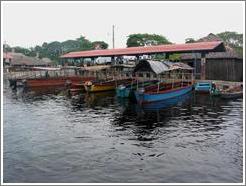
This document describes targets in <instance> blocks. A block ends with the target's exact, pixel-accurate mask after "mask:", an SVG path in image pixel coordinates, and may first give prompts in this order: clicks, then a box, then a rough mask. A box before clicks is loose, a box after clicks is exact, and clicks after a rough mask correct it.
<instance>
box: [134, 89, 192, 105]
mask: <svg viewBox="0 0 246 186" xmlns="http://www.w3.org/2000/svg"><path fill="white" fill-rule="evenodd" d="M190 91H192V85H189V86H186V87H180V88H175V89H171V90H167V91H163V92H159V93H142V92H139V91H135V92H134V93H135V97H136V100H137V102H138V103H141V104H146V103H152V102H157V101H163V100H167V99H171V98H175V97H177V96H181V95H184V94H186V93H188V92H190Z"/></svg>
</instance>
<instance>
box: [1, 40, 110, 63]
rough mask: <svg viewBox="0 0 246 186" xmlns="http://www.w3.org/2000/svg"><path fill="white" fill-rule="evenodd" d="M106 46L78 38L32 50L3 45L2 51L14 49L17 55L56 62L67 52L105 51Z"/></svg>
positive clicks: (102, 42) (36, 47) (43, 45)
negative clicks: (21, 54) (37, 57)
mask: <svg viewBox="0 0 246 186" xmlns="http://www.w3.org/2000/svg"><path fill="white" fill-rule="evenodd" d="M107 48H108V44H107V43H106V42H104V41H94V42H91V41H90V40H88V39H86V38H85V37H84V36H80V37H79V38H77V39H75V40H67V41H64V42H59V41H53V42H50V43H47V42H44V43H43V44H42V45H41V46H39V45H37V46H35V47H33V48H23V47H19V46H17V47H11V46H9V45H5V47H4V49H5V51H7V52H10V51H12V49H14V51H15V52H17V53H23V54H25V55H27V56H33V57H34V56H36V55H37V54H38V55H39V58H45V57H47V58H50V59H51V60H53V61H58V59H59V56H60V55H62V54H65V53H68V52H73V51H82V50H93V49H107Z"/></svg>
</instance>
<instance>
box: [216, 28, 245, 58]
mask: <svg viewBox="0 0 246 186" xmlns="http://www.w3.org/2000/svg"><path fill="white" fill-rule="evenodd" d="M217 36H219V37H220V38H221V39H222V40H223V41H224V42H225V44H226V45H228V46H230V47H231V48H233V49H234V50H235V51H236V52H237V53H238V54H239V55H240V56H241V57H242V56H243V34H239V33H237V32H229V31H226V32H221V33H219V34H217Z"/></svg>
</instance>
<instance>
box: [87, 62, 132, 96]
mask: <svg viewBox="0 0 246 186" xmlns="http://www.w3.org/2000/svg"><path fill="white" fill-rule="evenodd" d="M93 68H94V75H95V77H96V80H94V81H87V82H85V83H84V87H85V90H86V91H87V92H102V91H112V90H115V89H116V87H117V86H118V85H121V84H123V85H127V84H129V83H131V82H132V76H131V74H132V69H133V67H132V66H126V65H114V66H109V65H107V66H105V69H103V68H101V69H97V66H94V67H93ZM91 71H92V69H91Z"/></svg>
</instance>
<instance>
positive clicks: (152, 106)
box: [142, 92, 192, 111]
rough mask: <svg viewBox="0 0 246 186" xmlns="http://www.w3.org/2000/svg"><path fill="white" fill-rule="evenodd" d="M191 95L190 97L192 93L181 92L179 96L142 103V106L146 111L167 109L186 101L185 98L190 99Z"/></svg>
mask: <svg viewBox="0 0 246 186" xmlns="http://www.w3.org/2000/svg"><path fill="white" fill-rule="evenodd" d="M191 97H192V93H191V92H188V93H187V94H183V95H181V96H177V97H174V98H171V99H167V100H162V101H158V102H152V103H149V104H144V105H143V107H142V108H143V109H144V110H148V111H149V110H150V111H151V110H161V109H168V108H170V107H173V106H175V105H182V104H183V103H185V102H187V100H189V99H191Z"/></svg>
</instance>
